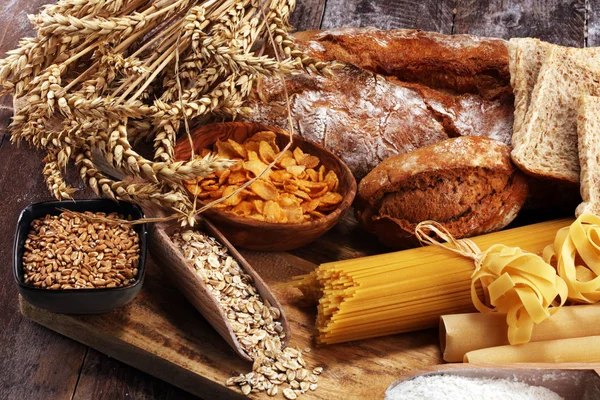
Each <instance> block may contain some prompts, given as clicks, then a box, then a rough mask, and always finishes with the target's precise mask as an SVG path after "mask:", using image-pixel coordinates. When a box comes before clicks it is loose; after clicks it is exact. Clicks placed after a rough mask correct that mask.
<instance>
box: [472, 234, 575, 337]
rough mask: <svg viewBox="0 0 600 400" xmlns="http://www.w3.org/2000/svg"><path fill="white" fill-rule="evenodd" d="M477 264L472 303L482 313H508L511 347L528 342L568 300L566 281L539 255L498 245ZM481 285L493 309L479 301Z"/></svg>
mask: <svg viewBox="0 0 600 400" xmlns="http://www.w3.org/2000/svg"><path fill="white" fill-rule="evenodd" d="M475 263H476V270H475V273H474V274H473V276H472V283H471V298H472V299H473V304H474V305H475V308H477V310H478V311H480V312H492V311H497V312H501V313H506V323H507V325H508V342H509V343H510V344H521V343H528V342H529V340H530V339H531V332H532V330H533V325H534V324H539V323H540V322H542V321H544V320H545V319H547V318H548V317H550V316H551V315H552V314H554V313H555V312H556V311H557V310H558V309H559V307H561V306H562V305H564V304H565V301H566V300H567V292H568V290H567V285H566V284H565V282H564V281H563V280H562V279H561V278H560V277H559V276H558V275H557V274H556V271H555V270H554V268H553V267H552V266H551V265H549V264H548V263H546V262H545V261H544V260H543V259H542V258H541V257H540V256H538V255H536V254H533V253H527V252H524V251H523V250H521V249H520V248H518V247H508V246H505V245H501V244H496V245H494V246H492V247H490V248H489V249H487V250H486V251H485V252H484V253H481V254H480V256H479V257H477V258H476V260H475ZM478 282H479V283H481V285H482V286H483V287H484V288H487V294H488V296H489V303H490V305H491V307H488V306H487V305H486V304H484V303H483V302H482V301H481V300H480V298H479V295H478V293H477V290H476V286H477V283H478ZM557 297H558V298H559V301H558V302H555V299H556V298H557ZM553 305H554V306H553Z"/></svg>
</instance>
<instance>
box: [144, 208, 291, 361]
mask: <svg viewBox="0 0 600 400" xmlns="http://www.w3.org/2000/svg"><path fill="white" fill-rule="evenodd" d="M197 222H198V224H197V226H196V227H195V228H194V229H199V230H200V231H202V232H204V233H206V234H208V235H209V236H212V237H214V238H215V239H217V241H219V242H220V243H221V244H222V245H223V246H225V247H226V248H227V249H228V250H229V253H230V254H231V256H232V257H233V258H234V259H235V260H237V262H238V263H239V265H240V267H242V268H243V269H244V271H245V272H246V273H247V274H248V275H250V276H251V277H252V279H253V280H254V285H255V286H256V289H257V290H258V293H259V294H260V295H261V297H262V298H263V300H266V301H268V302H269V303H270V304H271V305H272V306H273V307H277V308H279V310H280V311H281V317H280V318H279V319H278V321H279V322H281V325H282V326H283V330H284V332H285V338H284V339H283V345H284V346H285V345H286V344H287V343H288V341H289V339H290V327H289V324H288V321H287V318H286V315H285V312H284V310H283V308H282V307H281V304H280V303H279V301H277V299H276V298H275V296H273V293H271V291H270V290H269V287H268V286H267V285H266V284H265V282H264V281H263V280H262V278H261V277H260V276H259V275H258V274H257V273H256V271H254V270H253V269H252V267H251V266H250V264H248V262H247V261H246V260H245V259H244V257H242V255H241V254H240V253H239V252H238V251H237V250H236V249H235V247H233V245H232V244H231V243H229V241H228V240H227V239H226V238H225V237H224V236H223V234H221V232H219V231H218V230H217V228H215V227H214V226H213V225H212V224H211V223H210V222H208V221H207V220H206V219H204V218H201V217H200V218H198V219H197ZM178 227H179V224H178V223H177V222H174V223H161V224H150V229H149V232H148V233H149V235H148V248H149V250H150V252H151V253H152V257H154V259H155V260H156V261H157V263H159V264H160V266H161V268H163V270H164V271H165V272H167V274H166V275H168V276H169V277H170V279H171V280H172V281H173V283H175V285H176V286H177V288H178V289H179V290H180V291H181V292H182V293H183V295H184V296H185V297H186V298H187V299H188V301H189V302H190V303H192V305H193V306H194V307H195V308H196V309H197V310H198V311H200V313H201V314H202V315H203V316H204V318H206V320H207V321H208V322H209V323H210V324H211V325H212V327H213V328H215V329H216V330H217V332H219V335H221V337H222V338H223V339H225V341H227V343H229V345H230V346H231V347H232V348H233V349H234V350H235V352H236V353H238V354H239V356H240V357H242V358H243V359H245V360H248V361H250V362H252V361H253V360H252V358H250V356H249V355H248V354H247V353H246V352H245V351H244V350H243V349H242V346H241V345H240V343H239V341H238V339H237V337H236V336H235V334H234V332H233V328H232V327H231V324H230V323H229V320H228V319H227V315H226V314H225V312H224V311H223V309H222V308H221V306H220V305H219V303H218V302H217V301H216V300H215V298H214V297H213V295H212V294H211V292H210V290H209V289H208V287H207V285H206V284H205V283H204V281H203V280H202V279H201V278H200V277H199V276H198V274H197V273H196V270H195V269H194V267H193V266H192V265H190V263H189V261H187V260H186V259H185V257H184V255H183V254H182V253H181V251H180V250H179V248H178V247H177V246H175V245H174V244H173V242H172V241H171V239H170V235H171V234H172V233H173V232H174V231H175V230H176V229H177V228H178Z"/></svg>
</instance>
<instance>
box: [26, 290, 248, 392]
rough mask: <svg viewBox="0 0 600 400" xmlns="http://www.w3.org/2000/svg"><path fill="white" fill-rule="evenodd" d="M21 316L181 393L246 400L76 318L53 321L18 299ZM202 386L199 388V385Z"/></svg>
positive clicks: (62, 318)
mask: <svg viewBox="0 0 600 400" xmlns="http://www.w3.org/2000/svg"><path fill="white" fill-rule="evenodd" d="M19 305H20V307H19V308H20V310H21V314H22V315H23V316H25V317H27V318H29V319H30V320H32V321H34V322H35V323H37V324H39V325H42V326H44V327H46V328H48V329H50V330H52V331H54V332H57V333H59V334H61V335H63V336H66V337H68V338H70V339H73V340H75V341H77V342H80V343H82V344H84V345H86V346H89V347H91V348H93V349H95V350H97V351H99V352H101V353H104V354H106V355H108V356H109V357H112V358H114V359H116V360H119V361H121V362H123V363H125V364H127V365H130V366H132V367H134V368H137V369H139V370H140V371H143V372H145V373H147V374H150V375H152V376H154V377H157V378H159V379H162V380H163V381H165V382H168V383H170V384H172V385H174V386H177V387H178V388H180V389H183V390H185V391H187V392H190V393H192V394H194V395H196V396H199V397H201V398H206V399H232V398H239V399H245V398H246V397H245V396H243V395H242V394H241V393H239V392H235V391H233V390H230V389H227V388H226V387H223V386H222V385H219V384H218V383H217V382H213V381H211V380H210V379H208V378H206V377H203V376H201V375H197V374H194V373H193V372H191V371H189V370H187V369H185V368H182V367H181V366H178V365H176V364H174V363H171V362H169V361H168V360H165V359H162V358H160V357H158V356H156V355H154V354H152V353H150V352H148V351H145V350H143V349H140V348H137V347H135V346H132V345H131V344H129V343H127V342H124V341H122V340H120V339H119V338H117V337H108V336H102V335H99V334H98V332H96V331H93V330H92V329H90V327H89V326H86V325H85V324H83V323H81V322H80V321H79V320H78V319H77V318H75V317H72V316H70V315H66V314H63V315H61V318H52V317H51V314H50V313H47V312H45V311H43V310H40V309H38V308H36V307H34V306H32V305H30V304H29V303H27V302H26V301H25V300H23V298H22V297H21V296H19ZM199 381H200V382H201V384H199V383H198V382H199Z"/></svg>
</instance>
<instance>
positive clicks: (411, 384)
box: [385, 375, 563, 400]
mask: <svg viewBox="0 0 600 400" xmlns="http://www.w3.org/2000/svg"><path fill="white" fill-rule="evenodd" d="M481 399H485V400H563V398H562V397H561V396H559V395H558V394H556V393H554V392H553V391H551V390H549V389H546V388H544V387H540V386H530V385H527V384H525V383H521V382H514V381H509V380H506V379H479V378H467V377H463V376H453V375H431V376H419V377H417V378H415V379H411V380H409V381H405V382H403V383H401V384H399V385H398V386H396V387H394V388H393V389H392V390H390V391H388V392H387V393H386V395H385V400H481Z"/></svg>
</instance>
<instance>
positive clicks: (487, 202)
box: [355, 137, 527, 248]
mask: <svg viewBox="0 0 600 400" xmlns="http://www.w3.org/2000/svg"><path fill="white" fill-rule="evenodd" d="M526 196H527V183H526V178H525V176H524V175H523V174H522V173H521V172H520V171H518V170H517V169H516V168H515V167H514V166H513V164H512V162H511V160H510V147H509V146H507V145H505V144H503V143H501V142H499V141H496V140H493V139H489V138H484V137H460V138H454V139H449V140H446V141H443V142H440V143H436V144H433V145H430V146H427V147H423V148H420V149H418V150H415V151H414V152H412V153H408V154H401V155H397V156H394V157H390V158H388V159H387V160H385V161H383V162H382V163H381V164H379V165H378V166H377V167H376V168H375V169H374V170H373V171H371V172H370V173H369V174H368V175H367V176H366V177H365V178H364V179H363V180H362V181H361V182H360V184H359V187H358V194H357V198H356V201H355V214H356V218H357V220H358V221H359V222H360V223H361V224H362V226H364V227H365V228H366V229H367V230H368V231H370V232H372V233H374V234H375V235H377V237H378V238H379V239H380V240H381V241H382V242H383V243H385V244H387V245H388V246H391V247H394V248H402V247H407V246H410V245H414V244H415V243H416V242H415V240H414V229H415V226H416V225H417V224H418V223H419V222H421V221H423V220H435V221H438V222H440V223H442V224H443V225H444V226H445V227H446V228H447V229H448V230H449V231H450V232H451V233H452V235H453V236H454V237H456V238H462V237H468V236H473V235H477V234H482V233H485V232H491V231H495V230H498V229H501V228H503V227H505V226H506V225H508V224H509V223H510V222H511V221H512V220H513V219H514V218H515V216H516V215H517V213H518V211H519V210H520V208H521V206H522V205H523V202H524V201H525V198H526Z"/></svg>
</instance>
